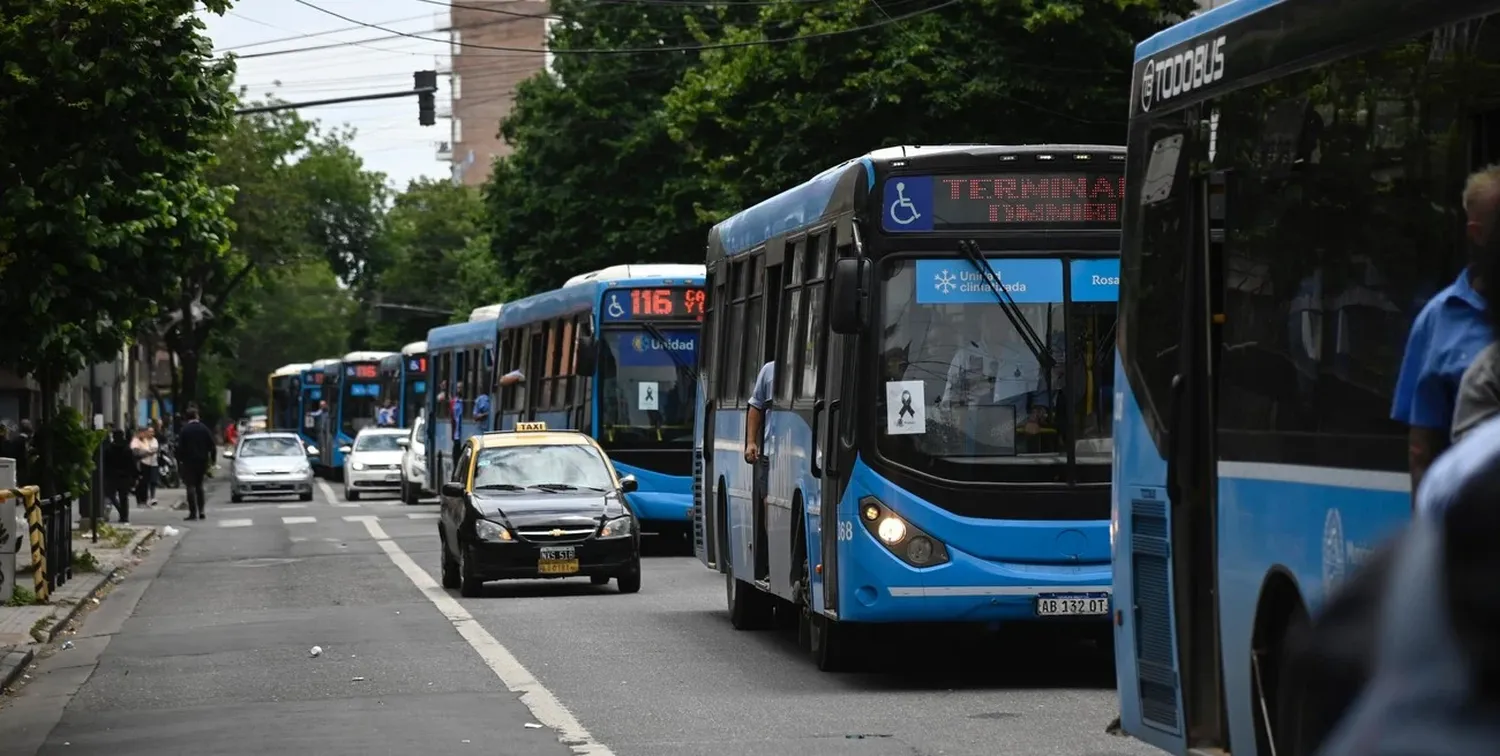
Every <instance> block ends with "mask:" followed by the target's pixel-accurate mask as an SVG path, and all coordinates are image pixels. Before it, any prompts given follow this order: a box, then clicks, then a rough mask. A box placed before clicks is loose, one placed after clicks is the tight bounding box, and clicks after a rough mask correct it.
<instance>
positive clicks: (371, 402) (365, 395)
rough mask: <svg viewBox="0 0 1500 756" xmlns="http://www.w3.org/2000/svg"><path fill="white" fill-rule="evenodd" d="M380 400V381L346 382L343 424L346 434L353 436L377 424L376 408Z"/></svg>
mask: <svg viewBox="0 0 1500 756" xmlns="http://www.w3.org/2000/svg"><path fill="white" fill-rule="evenodd" d="M379 402H380V384H379V383H373V382H371V383H346V384H344V396H343V408H342V409H341V410H340V412H339V414H340V415H341V423H340V424H341V425H342V427H343V430H344V434H345V435H349V436H353V435H355V434H357V433H359V432H360V431H361V430H363V429H365V428H367V427H369V426H371V425H374V424H375V408H376V406H377V405H378V404H379Z"/></svg>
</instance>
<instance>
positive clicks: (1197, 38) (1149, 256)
mask: <svg viewBox="0 0 1500 756" xmlns="http://www.w3.org/2000/svg"><path fill="white" fill-rule="evenodd" d="M1313 19H1316V21H1315V22H1314V21H1313ZM1497 22H1500V2H1495V0H1489V1H1488V2H1476V1H1474V0H1453V1H1451V2H1444V3H1411V2H1399V1H1398V0H1370V1H1369V2H1362V3H1346V2H1337V1H1336V0H1281V1H1280V2H1273V1H1272V0H1234V1H1233V2H1230V3H1228V4H1225V5H1222V6H1220V7H1218V8H1216V9H1214V10H1211V11H1207V12H1205V13H1203V14H1201V15H1199V16H1197V17H1195V18H1192V19H1189V20H1187V21H1185V22H1183V23H1181V24H1179V25H1177V26H1174V27H1171V28H1169V29H1166V30H1164V31H1162V32H1160V33H1158V34H1157V35H1155V36H1153V37H1151V38H1150V39H1148V40H1146V41H1144V42H1142V43H1141V44H1140V45H1139V46H1138V47H1137V48H1136V60H1135V68H1134V77H1133V80H1134V82H1135V85H1134V86H1135V89H1134V92H1133V93H1132V97H1131V114H1130V125H1129V132H1128V137H1127V153H1128V158H1127V169H1126V170H1127V176H1128V181H1127V190H1128V194H1127V197H1126V203H1125V207H1126V215H1125V219H1124V241H1123V253H1122V254H1123V258H1122V267H1123V270H1122V279H1123V282H1122V288H1121V300H1120V303H1121V304H1120V307H1121V323H1120V327H1121V329H1122V330H1121V336H1120V350H1119V360H1118V361H1117V364H1116V375H1117V380H1116V382H1115V385H1116V387H1117V391H1119V395H1118V396H1117V397H1116V400H1115V407H1116V412H1117V413H1118V414H1117V416H1116V419H1115V424H1114V436H1115V454H1116V466H1115V470H1114V475H1115V478H1114V481H1115V485H1114V501H1113V506H1112V511H1111V534H1112V546H1113V552H1114V566H1115V569H1114V587H1115V597H1116V607H1117V612H1118V613H1117V615H1116V617H1115V619H1116V624H1117V627H1116V628H1115V644H1116V654H1115V663H1116V679H1117V685H1118V691H1119V700H1120V708H1121V712H1120V714H1121V717H1120V719H1121V727H1122V729H1123V730H1124V731H1125V732H1126V733H1128V734H1130V735H1132V736H1134V737H1136V738H1139V739H1141V740H1143V741H1146V742H1148V743H1150V744H1152V745H1154V746H1156V747H1158V748H1161V749H1163V750H1165V751H1167V752H1169V753H1172V754H1178V755H1179V756H1186V755H1187V754H1190V753H1234V754H1238V755H1241V756H1250V755H1251V754H1267V755H1269V754H1277V755H1278V756H1287V755H1289V754H1290V755H1292V756H1297V755H1298V754H1309V753H1312V752H1313V751H1312V750H1311V747H1310V746H1311V745H1312V744H1310V743H1304V742H1299V741H1300V740H1301V737H1299V735H1300V734H1303V733H1305V729H1304V722H1303V720H1302V716H1303V714H1304V712H1305V711H1306V710H1307V708H1308V707H1306V706H1305V705H1304V703H1305V702H1307V701H1310V700H1314V699H1315V698H1317V697H1318V696H1319V684H1320V683H1321V682H1322V681H1320V680H1307V679H1300V680H1299V679H1297V678H1296V677H1295V672H1294V668H1293V667H1291V666H1289V665H1288V663H1287V662H1288V656H1289V654H1287V653H1286V651H1287V648H1288V646H1287V639H1288V638H1289V637H1293V636H1294V635H1295V633H1296V632H1297V630H1298V629H1299V628H1301V627H1303V626H1305V624H1306V623H1307V622H1308V621H1309V616H1310V615H1312V614H1313V613H1315V612H1316V611H1317V609H1318V608H1319V606H1320V605H1321V604H1322V603H1323V602H1324V601H1325V600H1326V598H1327V596H1328V595H1329V593H1330V591H1332V590H1333V589H1334V588H1335V587H1336V586H1338V585H1339V583H1340V582H1341V581H1342V580H1344V579H1346V578H1347V577H1348V576H1349V575H1351V574H1352V573H1354V572H1355V571H1356V570H1357V569H1358V568H1359V567H1360V566H1361V565H1362V564H1363V563H1365V562H1366V560H1367V559H1368V558H1369V556H1370V555H1371V553H1372V552H1373V551H1374V550H1376V549H1377V548H1378V547H1379V546H1380V545H1381V544H1382V543H1383V542H1385V541H1387V540H1388V539H1389V538H1390V536H1391V535H1392V534H1393V533H1395V532H1396V531H1397V530H1398V529H1399V528H1400V527H1401V526H1402V525H1403V524H1405V523H1407V522H1409V521H1410V519H1411V510H1412V501H1411V476H1410V474H1409V470H1410V466H1409V461H1408V456H1407V448H1408V429H1407V427H1406V426H1405V424H1403V423H1401V422H1397V421H1395V420H1392V419H1391V417H1392V414H1393V413H1392V408H1393V405H1394V404H1395V395H1396V391H1397V390H1396V386H1397V381H1398V376H1399V375H1400V373H1401V365H1402V362H1403V359H1404V351H1405V347H1406V344H1407V340H1408V336H1409V334H1410V332H1411V328H1412V325H1413V322H1414V320H1415V318H1416V316H1417V314H1418V313H1419V312H1421V311H1422V308H1423V306H1424V305H1426V304H1427V303H1428V302H1429V301H1431V300H1432V299H1433V298H1434V297H1435V296H1436V295H1438V293H1439V292H1443V291H1445V287H1447V286H1449V285H1450V284H1451V283H1453V282H1454V281H1455V279H1457V278H1458V277H1459V275H1460V273H1461V272H1462V271H1463V270H1464V268H1465V264H1466V261H1467V259H1468V251H1469V245H1468V242H1467V240H1466V239H1465V217H1466V216H1465V211H1464V208H1463V206H1462V201H1461V198H1462V195H1463V191H1464V185H1465V180H1466V178H1467V177H1468V175H1469V174H1470V173H1472V172H1473V171H1475V170H1477V169H1479V168H1480V167H1482V166H1485V165H1489V164H1494V163H1496V162H1497V157H1500V109H1497V108H1496V102H1497V101H1496V99H1495V95H1496V94H1497V91H1496V85H1495V84H1494V80H1493V78H1492V77H1490V76H1489V75H1488V74H1489V71H1491V70H1492V69H1493V68H1494V66H1495V65H1496V63H1497V62H1500V38H1497V37H1496V36H1495V35H1494V34H1492V33H1488V32H1489V31H1492V30H1493V29H1494V28H1495V25H1496V23H1497ZM1447 292H1448V293H1447V294H1445V295H1444V296H1450V295H1451V296H1452V297H1454V298H1459V297H1464V296H1465V295H1464V294H1462V293H1461V292H1460V293H1453V292H1454V290H1451V289H1450V290H1447ZM1472 306H1474V307H1476V308H1477V307H1478V306H1479V305H1477V304H1473V305H1472Z"/></svg>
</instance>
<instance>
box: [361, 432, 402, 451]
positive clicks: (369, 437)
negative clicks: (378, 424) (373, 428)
mask: <svg viewBox="0 0 1500 756" xmlns="http://www.w3.org/2000/svg"><path fill="white" fill-rule="evenodd" d="M403 437H404V436H400V435H397V434H395V433H364V434H361V435H360V436H359V437H358V438H356V439H354V450H355V451H370V452H380V451H400V450H401V444H400V443H398V442H399V441H400V440H401V439H402V438H403Z"/></svg>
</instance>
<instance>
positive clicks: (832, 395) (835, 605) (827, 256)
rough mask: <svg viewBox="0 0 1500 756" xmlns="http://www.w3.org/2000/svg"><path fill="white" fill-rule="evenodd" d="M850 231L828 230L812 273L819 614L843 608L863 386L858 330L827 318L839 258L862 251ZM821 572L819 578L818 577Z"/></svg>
mask: <svg viewBox="0 0 1500 756" xmlns="http://www.w3.org/2000/svg"><path fill="white" fill-rule="evenodd" d="M852 234H853V224H852V223H850V222H848V221H841V222H840V223H838V224H837V225H836V226H835V228H834V229H833V230H832V232H831V233H830V237H832V238H826V239H823V240H822V243H821V245H820V246H819V248H818V249H817V252H818V254H819V260H818V261H816V263H815V267H814V269H813V276H812V278H813V279H818V278H821V279H824V281H823V283H822V284H821V286H822V288H823V296H822V300H823V304H822V311H823V314H822V316H821V317H820V318H819V321H820V322H821V323H823V326H822V327H821V328H820V329H819V330H818V334H819V335H818V336H817V338H821V339H823V340H824V344H823V345H822V347H823V348H822V349H819V350H818V351H817V360H818V397H819V399H818V400H817V402H816V403H815V404H813V444H814V446H813V449H812V454H811V456H812V474H813V476H814V477H816V478H818V479H819V490H818V502H819V504H818V522H819V526H818V532H817V535H818V548H819V552H820V553H819V554H818V557H817V559H816V560H813V559H809V560H808V561H809V562H810V564H808V568H809V570H810V571H811V570H812V569H813V564H821V565H822V568H823V569H822V570H821V571H820V572H818V573H817V574H810V575H809V576H808V577H809V579H810V580H811V581H812V582H814V583H817V582H821V584H822V591H823V595H822V601H821V603H815V602H814V601H813V593H812V592H811V591H812V586H811V585H809V586H804V589H805V590H807V591H809V593H808V594H807V597H806V598H807V605H808V606H809V607H810V608H811V609H812V611H813V613H815V614H816V613H819V612H821V611H824V610H826V611H830V612H833V613H835V614H837V613H838V610H839V592H838V579H839V566H838V530H839V524H838V523H839V499H840V497H842V496H843V495H844V485H843V484H844V481H845V480H846V479H847V478H846V476H847V474H848V472H849V467H850V464H851V463H852V461H853V459H854V455H853V451H854V433H853V429H854V418H855V415H856V413H855V412H854V411H853V410H854V407H855V406H856V404H855V392H856V391H857V390H858V388H859V385H858V384H859V381H858V380H857V379H856V376H858V374H859V371H857V370H856V369H855V363H854V360H855V359H856V355H857V354H858V349H859V336H857V335H845V334H840V333H835V332H834V330H833V328H832V327H831V324H830V323H829V321H828V313H829V311H830V304H829V302H830V300H832V298H833V271H834V268H835V267H836V266H835V263H836V261H837V260H838V259H839V258H844V257H849V258H852V257H856V256H857V255H858V254H859V252H858V249H859V248H858V246H856V245H855V244H854V243H853V239H852V238H851V237H852ZM809 535H811V534H809ZM809 543H811V540H809ZM809 556H811V555H809ZM819 577H821V581H820V580H818V578H819Z"/></svg>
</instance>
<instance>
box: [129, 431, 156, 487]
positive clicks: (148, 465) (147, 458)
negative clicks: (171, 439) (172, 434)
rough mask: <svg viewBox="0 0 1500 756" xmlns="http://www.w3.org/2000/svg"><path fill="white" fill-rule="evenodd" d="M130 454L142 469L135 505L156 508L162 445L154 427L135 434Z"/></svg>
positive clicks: (136, 485)
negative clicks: (158, 465) (157, 438)
mask: <svg viewBox="0 0 1500 756" xmlns="http://www.w3.org/2000/svg"><path fill="white" fill-rule="evenodd" d="M130 452H131V454H133V455H134V456H135V460H136V462H137V463H139V464H140V467H141V475H140V478H139V479H138V480H137V481H136V484H135V505H136V506H137V507H147V506H150V507H154V506H156V487H157V485H159V484H160V483H161V471H160V470H159V469H158V467H157V464H158V463H159V462H160V459H159V455H160V454H161V445H160V444H159V443H158V442H157V440H156V427H155V426H154V425H153V426H152V427H149V428H144V429H142V430H141V431H139V432H138V433H136V434H135V438H134V439H132V440H131V442H130Z"/></svg>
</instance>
